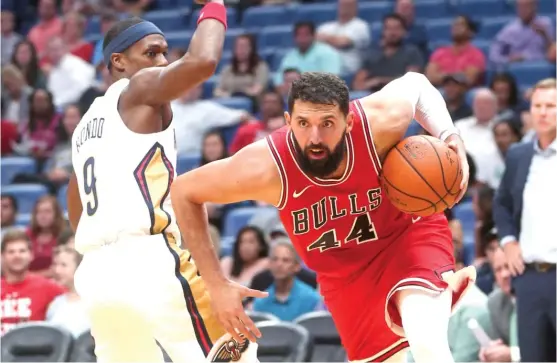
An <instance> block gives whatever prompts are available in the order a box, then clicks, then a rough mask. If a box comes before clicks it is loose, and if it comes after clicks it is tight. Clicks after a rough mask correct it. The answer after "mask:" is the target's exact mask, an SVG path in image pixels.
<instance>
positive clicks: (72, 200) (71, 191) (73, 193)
mask: <svg viewBox="0 0 557 363" xmlns="http://www.w3.org/2000/svg"><path fill="white" fill-rule="evenodd" d="M66 205H67V206H68V219H69V220H70V225H71V226H72V229H73V230H74V232H75V231H77V225H78V224H79V219H80V218H81V212H82V211H83V206H82V205H81V197H80V196H79V188H78V187H77V178H76V176H75V173H73V174H72V176H71V177H70V182H69V184H68V190H67V192H66Z"/></svg>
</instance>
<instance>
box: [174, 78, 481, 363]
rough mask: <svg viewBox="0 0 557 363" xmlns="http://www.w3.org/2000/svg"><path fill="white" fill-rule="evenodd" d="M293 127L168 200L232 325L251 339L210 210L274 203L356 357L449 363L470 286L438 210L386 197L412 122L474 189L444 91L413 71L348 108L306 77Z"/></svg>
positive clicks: (188, 177) (177, 187)
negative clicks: (386, 165) (452, 332)
mask: <svg viewBox="0 0 557 363" xmlns="http://www.w3.org/2000/svg"><path fill="white" fill-rule="evenodd" d="M288 108H289V112H287V113H285V117H286V121H287V126H285V127H284V128H282V129H280V130H277V131H276V132H274V133H273V134H271V135H270V136H269V137H267V139H266V140H262V141H259V142H256V143H254V144H252V145H250V146H248V147H246V148H244V149H242V150H241V151H240V152H238V153H237V154H235V155H234V156H232V157H230V158H228V159H225V160H220V161H217V162H214V163H210V164H207V165H205V166H204V167H202V168H199V169H196V170H194V171H192V172H190V173H187V174H185V175H182V176H180V177H178V178H177V180H176V181H175V182H174V184H173V186H172V191H171V193H173V194H172V202H173V206H174V209H175V212H176V217H177V221H178V225H179V227H180V230H181V231H182V233H183V234H184V236H185V239H186V240H187V243H188V247H189V248H190V250H191V253H192V255H193V257H194V259H195V261H196V262H197V263H198V267H199V269H200V271H201V275H202V277H203V278H204V279H205V280H206V282H207V284H208V289H209V293H210V295H211V297H212V304H213V308H214V311H215V312H216V313H217V316H218V318H219V319H220V321H221V323H222V324H223V325H224V326H225V328H226V329H227V330H228V331H229V332H230V333H231V334H234V330H235V329H238V330H239V331H240V332H241V333H243V334H246V335H248V334H250V332H249V331H248V329H247V328H246V326H245V325H244V324H243V322H242V321H241V319H240V318H239V316H240V314H241V309H239V308H238V306H239V304H238V301H239V299H240V296H241V294H240V292H239V291H240V289H241V287H240V286H239V285H236V284H234V283H233V282H230V281H228V280H226V279H225V278H224V277H223V275H222V272H221V271H220V269H219V264H218V260H217V257H216V255H215V254H214V252H213V251H212V247H211V246H212V244H211V242H210V239H209V235H208V233H207V224H206V223H207V222H206V220H207V217H206V214H205V209H204V208H203V203H205V202H215V203H233V202H238V201H244V200H260V201H264V202H267V203H272V204H274V205H275V206H276V207H277V208H278V209H279V210H280V217H281V219H282V222H283V224H284V225H285V227H286V229H287V231H288V232H289V235H290V238H291V240H292V242H293V244H294V245H295V247H296V249H297V251H298V252H299V254H300V255H301V257H302V258H303V260H304V262H305V263H306V264H307V266H308V267H309V268H311V269H312V270H314V271H315V272H316V273H317V277H318V282H319V284H320V287H321V292H322V294H323V297H324V300H325V303H326V305H327V307H328V309H329V310H330V312H331V314H332V316H333V319H334V321H335V324H336V326H337V328H338V331H339V333H340V336H341V338H342V342H343V345H344V346H345V348H346V350H347V353H348V358H349V359H350V360H352V361H359V360H361V361H385V360H387V359H389V360H391V361H392V360H397V361H399V360H404V350H405V348H406V347H408V346H410V348H411V350H412V353H413V356H414V359H415V360H416V361H417V362H443V363H447V362H451V361H453V360H452V357H451V352H450V349H449V345H448V340H447V328H448V322H449V317H450V312H451V306H453V305H454V304H455V303H456V302H457V300H458V299H459V298H460V296H461V295H462V293H463V292H464V290H465V288H466V287H467V286H468V285H469V284H470V282H471V281H473V280H474V279H475V272H474V270H473V269H464V270H461V271H462V272H459V273H456V274H455V273H454V272H453V269H454V258H453V245H452V238H451V233H450V231H449V227H448V223H447V220H446V218H445V217H444V215H443V214H436V215H433V216H430V217H426V218H421V219H419V218H413V217H412V216H410V215H406V214H404V213H402V212H400V211H398V210H397V209H396V208H395V207H394V206H393V205H392V204H391V203H390V201H389V200H388V199H387V198H386V196H385V194H384V193H383V191H382V190H381V186H380V182H379V175H380V172H381V161H382V160H383V159H384V157H385V156H386V154H387V152H388V151H389V150H390V149H391V148H392V147H393V146H394V145H396V144H397V143H398V142H399V141H400V140H401V139H402V138H403V137H404V134H405V132H406V130H407V128H408V125H409V124H410V122H411V121H412V119H413V118H416V119H417V121H418V122H420V124H421V125H422V126H423V127H424V128H425V129H426V130H427V131H429V132H430V133H431V134H432V135H435V136H437V137H439V138H440V139H442V140H444V141H446V142H448V143H449V146H450V147H451V148H453V149H454V150H455V151H456V152H457V154H458V155H459V157H460V163H461V167H462V170H463V181H462V184H461V186H460V187H461V195H460V196H459V198H458V199H460V198H461V197H462V194H464V192H465V190H466V187H467V182H468V164H467V162H466V155H465V150H464V147H463V144H462V140H461V139H460V137H459V136H458V133H457V130H456V129H455V128H454V126H453V123H452V121H451V118H450V116H449V113H448V111H447V108H446V106H445V102H444V100H443V98H442V97H441V95H440V94H439V92H438V91H437V90H436V89H435V88H434V87H433V86H432V85H431V84H430V83H429V81H428V80H427V79H426V78H425V77H424V76H423V75H421V74H418V73H408V74H406V75H405V76H403V77H401V78H399V79H397V80H394V81H393V82H391V83H390V84H388V85H387V86H385V88H384V89H383V90H382V91H380V92H378V93H375V94H373V95H371V96H368V97H364V98H362V99H360V100H357V101H354V102H349V94H348V88H347V87H346V85H345V83H344V82H343V81H342V80H341V79H340V78H338V77H336V76H333V75H330V74H325V73H305V74H303V75H302V77H301V79H300V80H298V81H295V82H294V84H293V85H292V88H291V91H290V95H289V100H288Z"/></svg>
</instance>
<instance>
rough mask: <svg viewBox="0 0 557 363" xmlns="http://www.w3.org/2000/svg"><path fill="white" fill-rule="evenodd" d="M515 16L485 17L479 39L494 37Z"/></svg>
mask: <svg viewBox="0 0 557 363" xmlns="http://www.w3.org/2000/svg"><path fill="white" fill-rule="evenodd" d="M513 19H514V18H513V17H512V16H497V17H492V18H486V19H484V20H483V21H482V22H481V24H480V29H479V32H478V38H479V39H482V38H483V39H493V38H495V37H496V36H497V33H499V31H500V30H501V29H503V27H504V26H505V25H507V24H508V23H509V22H510V21H511V20H513Z"/></svg>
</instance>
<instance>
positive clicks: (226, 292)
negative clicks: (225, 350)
mask: <svg viewBox="0 0 557 363" xmlns="http://www.w3.org/2000/svg"><path fill="white" fill-rule="evenodd" d="M208 289H209V295H210V296H211V306H212V308H213V312H214V314H215V315H216V316H217V319H219V321H220V323H221V324H222V326H223V327H224V329H225V330H226V331H227V332H228V333H230V335H232V337H233V338H234V339H235V340H236V341H237V342H241V341H243V340H244V338H242V337H241V335H243V336H244V337H246V338H247V339H249V340H251V341H252V342H255V340H256V338H260V337H261V332H260V331H259V329H257V328H256V326H255V324H254V323H253V321H252V320H251V318H250V317H249V316H247V314H246V312H245V311H244V307H243V306H242V300H244V298H247V297H254V298H263V297H267V296H268V295H269V294H268V293H267V292H263V291H259V290H253V289H250V288H247V287H245V286H242V285H240V284H237V283H235V282H232V281H230V280H226V282H225V283H224V284H218V285H214V286H210V287H209V288H208Z"/></svg>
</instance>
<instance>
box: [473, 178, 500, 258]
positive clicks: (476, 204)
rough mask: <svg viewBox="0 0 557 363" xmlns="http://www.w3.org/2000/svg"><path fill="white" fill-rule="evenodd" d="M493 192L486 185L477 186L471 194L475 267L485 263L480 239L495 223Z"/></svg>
mask: <svg viewBox="0 0 557 363" xmlns="http://www.w3.org/2000/svg"><path fill="white" fill-rule="evenodd" d="M494 194H495V191H494V190H493V189H492V188H491V187H490V186H488V185H485V184H480V185H478V186H477V187H476V188H475V189H474V191H473V194H472V209H473V211H474V216H475V217H476V225H475V227H474V245H475V246H476V261H475V265H476V266H479V265H481V264H482V263H483V262H485V261H486V258H485V257H486V256H485V254H484V249H483V246H482V243H481V241H482V237H483V236H485V235H487V234H488V233H489V232H490V231H491V230H492V229H493V227H495V223H494V222H493V217H492V210H493V196H494Z"/></svg>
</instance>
